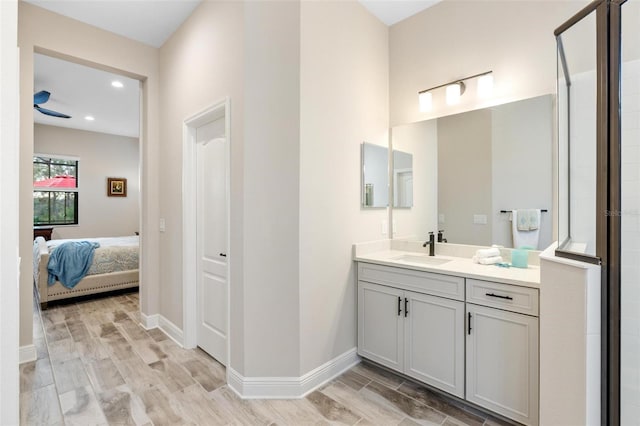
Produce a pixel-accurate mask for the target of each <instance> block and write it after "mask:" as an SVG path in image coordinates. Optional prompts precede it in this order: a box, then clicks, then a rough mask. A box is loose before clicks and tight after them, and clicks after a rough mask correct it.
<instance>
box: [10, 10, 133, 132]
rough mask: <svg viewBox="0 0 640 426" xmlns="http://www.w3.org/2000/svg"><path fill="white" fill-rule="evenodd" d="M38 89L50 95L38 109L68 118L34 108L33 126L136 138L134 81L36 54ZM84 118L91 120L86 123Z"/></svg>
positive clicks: (35, 72) (35, 83)
mask: <svg viewBox="0 0 640 426" xmlns="http://www.w3.org/2000/svg"><path fill="white" fill-rule="evenodd" d="M0 1H1V0H0ZM115 80H117V81H120V82H121V83H122V84H123V87H122V88H115V87H113V86H112V85H111V82H112V81H115ZM41 90H46V91H48V92H50V93H51V97H50V98H49V101H48V102H47V103H44V104H40V106H41V107H43V108H46V109H50V110H53V111H57V112H61V113H64V114H67V115H70V116H71V118H69V119H65V118H56V117H50V116H48V115H44V114H41V113H40V112H38V111H36V110H35V109H34V111H33V120H34V121H35V122H36V123H40V124H49V125H52V126H59V127H70V128H74V129H82V130H89V131H93V132H101V133H111V134H114V135H122V136H130V137H138V134H139V127H140V126H139V118H140V113H139V108H140V95H139V92H140V82H139V81H138V80H133V79H131V78H127V77H123V76H120V75H117V74H113V73H110V72H105V71H101V70H98V69H95V68H89V67H86V66H84V65H78V64H75V63H72V62H68V61H63V60H61V59H56V58H52V57H50V56H45V55H41V54H38V53H36V54H34V93H37V92H39V91H41ZM88 115H89V116H92V117H94V119H95V120H93V121H88V120H86V119H85V116H88Z"/></svg>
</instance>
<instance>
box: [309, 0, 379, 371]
mask: <svg viewBox="0 0 640 426" xmlns="http://www.w3.org/2000/svg"><path fill="white" fill-rule="evenodd" d="M301 15H302V19H301V22H302V29H301V58H300V59H301V65H300V67H301V83H300V87H301V89H300V99H301V101H300V117H301V124H300V339H301V340H300V343H301V348H302V349H301V351H302V353H301V365H300V373H301V374H304V373H306V372H308V371H310V370H311V369H313V368H316V367H318V366H320V365H322V364H324V363H325V362H327V361H329V360H331V359H332V358H334V357H336V356H338V355H340V354H342V353H344V352H345V351H347V350H349V349H351V348H353V347H355V346H356V314H355V312H356V310H355V306H356V302H355V295H356V288H355V271H354V268H353V262H352V261H351V245H352V244H353V243H355V242H359V241H370V240H376V239H381V238H386V236H384V237H383V236H382V234H381V223H382V221H383V220H386V219H387V212H386V209H362V208H361V207H360V166H359V165H360V144H361V143H362V142H365V141H366V142H371V143H376V144H380V145H385V146H386V145H387V143H388V139H387V129H388V109H387V105H388V64H389V61H388V48H387V46H388V36H387V34H388V31H387V28H386V27H385V26H384V25H383V24H382V23H380V22H379V21H378V20H377V19H376V18H374V17H373V16H372V15H370V14H369V13H368V12H367V11H366V10H365V9H364V8H363V7H362V6H361V5H360V4H359V3H357V2H355V1H349V2H346V1H345V2H328V1H327V2H302V7H301Z"/></svg>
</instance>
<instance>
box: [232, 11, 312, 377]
mask: <svg viewBox="0 0 640 426" xmlns="http://www.w3.org/2000/svg"><path fill="white" fill-rule="evenodd" d="M244 28H245V32H244V34H245V44H244V46H245V52H244V53H245V64H244V74H245V82H244V83H245V93H244V108H245V109H244V111H245V116H244V120H245V122H244V135H245V141H244V142H245V146H244V184H245V186H244V195H245V196H244V200H245V205H244V233H245V244H244V259H243V261H244V290H245V294H244V301H245V306H244V309H245V335H244V338H245V354H244V356H245V367H246V371H245V375H247V376H271V377H274V376H276V377H278V376H283V377H287V376H294V377H295V376H297V375H298V372H299V368H300V367H299V366H300V331H299V330H300V323H299V321H298V312H299V311H300V301H299V292H300V283H299V260H298V259H299V256H302V254H301V253H300V251H299V245H298V244H299V233H300V230H299V221H300V172H301V164H300V150H301V147H300V126H301V125H300V103H301V99H300V93H301V89H300V55H301V53H300V51H301V46H300V3H299V2H297V1H282V2H274V1H271V2H248V3H246V5H245V17H244Z"/></svg>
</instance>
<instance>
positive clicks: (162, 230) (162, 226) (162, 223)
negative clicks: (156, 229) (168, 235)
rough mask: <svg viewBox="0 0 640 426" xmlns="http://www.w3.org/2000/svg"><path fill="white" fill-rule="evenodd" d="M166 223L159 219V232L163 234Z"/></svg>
mask: <svg viewBox="0 0 640 426" xmlns="http://www.w3.org/2000/svg"><path fill="white" fill-rule="evenodd" d="M165 225H166V223H165V221H164V218H162V219H160V232H164V231H165V230H166V226H165Z"/></svg>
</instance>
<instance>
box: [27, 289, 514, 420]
mask: <svg viewBox="0 0 640 426" xmlns="http://www.w3.org/2000/svg"><path fill="white" fill-rule="evenodd" d="M35 307H36V309H35V314H34V343H35V345H36V349H37V353H38V359H37V361H34V362H30V363H26V364H22V365H21V366H20V416H21V424H23V425H65V424H66V425H83V426H86V425H94V424H95V425H106V424H112V425H152V424H153V425H176V424H180V425H182V424H196V425H219V424H242V425H271V424H279V425H303V424H313V425H322V424H350V425H353V424H358V425H372V424H373V425H415V424H430V425H498V424H505V423H504V422H501V421H499V420H497V419H493V418H487V416H486V415H485V414H483V413H481V412H480V411H476V410H471V409H464V408H462V407H461V406H459V405H458V404H457V403H453V402H452V401H449V400H446V399H444V398H442V397H440V396H439V395H437V394H436V393H433V392H431V391H429V390H428V389H425V388H423V387H421V386H418V385H416V384H414V383H412V382H410V381H405V380H404V379H403V378H401V377H399V376H396V375H394V374H392V373H389V372H387V371H385V370H382V369H379V368H377V367H375V366H372V365H369V364H364V363H363V364H359V365H357V366H355V367H353V368H352V369H351V370H349V371H347V372H346V373H344V374H343V375H342V376H340V377H338V378H337V379H335V380H333V381H331V382H330V383H328V384H326V385H325V386H323V387H322V388H321V389H319V390H317V391H315V392H312V393H311V394H309V395H308V396H307V397H306V398H303V399H298V400H241V399H240V398H239V397H238V396H237V395H236V394H235V393H234V392H233V391H232V390H231V389H229V388H228V387H227V386H226V385H225V368H224V367H223V366H222V365H221V364H219V363H218V362H216V361H215V360H214V359H213V358H211V357H209V356H208V355H207V354H206V353H204V352H203V351H201V350H199V349H196V350H185V349H182V348H181V347H180V346H178V345H177V344H176V343H175V342H173V341H172V340H171V339H169V338H168V337H167V336H166V335H165V334H164V333H162V331H160V330H158V329H155V330H148V331H147V330H145V329H143V328H142V327H141V326H140V325H139V309H138V294H137V293H129V294H121V295H118V296H115V297H109V298H101V299H94V300H90V301H82V302H78V303H73V304H68V305H63V306H58V307H53V308H50V309H49V310H46V311H44V312H42V315H41V316H40V312H39V311H38V309H37V307H38V305H37V304H36V305H35Z"/></svg>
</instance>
